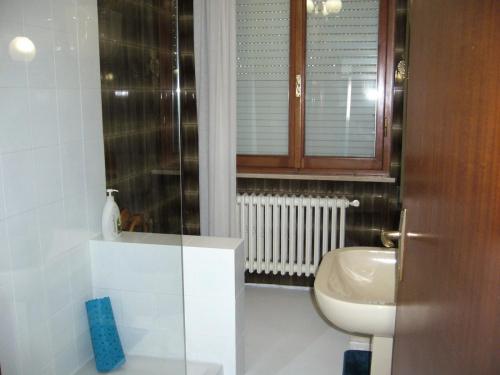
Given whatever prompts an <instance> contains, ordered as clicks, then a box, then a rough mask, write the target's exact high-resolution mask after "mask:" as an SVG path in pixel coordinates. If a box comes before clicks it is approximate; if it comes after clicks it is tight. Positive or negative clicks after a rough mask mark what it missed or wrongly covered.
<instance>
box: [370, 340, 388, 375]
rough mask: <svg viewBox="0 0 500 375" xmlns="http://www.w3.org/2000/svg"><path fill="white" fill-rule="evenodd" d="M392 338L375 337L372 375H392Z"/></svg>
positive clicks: (373, 341)
mask: <svg viewBox="0 0 500 375" xmlns="http://www.w3.org/2000/svg"><path fill="white" fill-rule="evenodd" d="M392 341H393V339H392V337H380V336H373V338H372V345H371V346H372V365H371V370H370V375H391V364H392Z"/></svg>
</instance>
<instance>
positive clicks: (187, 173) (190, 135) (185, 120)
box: [179, 0, 200, 234]
mask: <svg viewBox="0 0 500 375" xmlns="http://www.w3.org/2000/svg"><path fill="white" fill-rule="evenodd" d="M179 67H180V83H181V85H180V86H181V98H180V100H181V101H180V104H181V132H182V197H183V200H182V208H183V210H182V211H183V224H184V233H186V234H200V201H199V174H198V122H197V113H196V79H195V72H194V38H193V2H192V1H191V0H189V1H179Z"/></svg>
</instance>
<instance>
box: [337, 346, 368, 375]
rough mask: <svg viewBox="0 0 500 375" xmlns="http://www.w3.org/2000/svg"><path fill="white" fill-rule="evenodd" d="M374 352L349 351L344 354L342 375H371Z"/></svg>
mask: <svg viewBox="0 0 500 375" xmlns="http://www.w3.org/2000/svg"><path fill="white" fill-rule="evenodd" d="M371 362H372V352H369V351H366V350H347V351H345V352H344V369H343V371H342V375H370V365H371Z"/></svg>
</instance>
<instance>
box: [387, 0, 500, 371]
mask: <svg viewBox="0 0 500 375" xmlns="http://www.w3.org/2000/svg"><path fill="white" fill-rule="evenodd" d="M409 5H410V14H409V20H410V24H409V27H410V50H409V81H408V102H407V121H406V122H407V124H406V133H405V169H404V178H405V179H404V187H403V205H404V207H406V208H407V209H408V220H407V233H408V235H407V250H406V254H405V262H404V274H403V277H404V279H403V281H402V282H401V284H400V285H399V289H398V308H397V317H396V333H395V342H394V356H393V374H398V375H399V374H401V375H413V374H418V375H433V374H436V375H447V374H450V375H457V374H471V375H476V374H481V375H482V374H500V332H499V327H500V322H499V317H500V308H499V300H500V290H499V284H500V279H499V276H500V261H499V258H500V95H499V88H500V1H498V0H439V1H438V0H413V1H411V0H410V4H409Z"/></svg>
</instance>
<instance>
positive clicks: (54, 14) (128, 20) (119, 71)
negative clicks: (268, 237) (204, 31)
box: [0, 0, 186, 375]
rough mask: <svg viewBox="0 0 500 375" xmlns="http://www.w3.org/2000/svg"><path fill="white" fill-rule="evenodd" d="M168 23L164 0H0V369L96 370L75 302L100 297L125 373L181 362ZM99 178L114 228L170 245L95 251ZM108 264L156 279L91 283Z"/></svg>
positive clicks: (172, 48) (178, 186) (175, 87)
mask: <svg viewBox="0 0 500 375" xmlns="http://www.w3.org/2000/svg"><path fill="white" fill-rule="evenodd" d="M178 20H179V17H178V7H177V3H176V1H174V0H123V1H117V0H72V1H66V0H36V1H35V0H32V1H18V0H2V1H0V369H1V371H0V372H1V374H2V375H33V374H44V375H45V374H50V375H70V374H86V375H87V374H97V372H96V369H95V365H94V362H93V349H92V342H91V337H90V332H89V327H88V323H87V316H86V311H85V301H87V300H89V299H92V298H97V297H104V296H108V297H110V299H111V303H112V306H113V310H114V315H115V320H116V323H117V326H118V332H119V334H120V338H121V342H122V345H123V348H124V351H125V355H126V357H127V362H126V364H125V365H124V370H125V371H124V373H125V374H127V373H128V374H149V373H151V374H159V373H164V372H165V373H170V374H179V375H181V374H185V373H186V361H185V344H184V314H183V297H182V296H183V290H182V243H181V236H180V234H181V233H182V231H183V220H182V205H183V204H182V196H183V189H182V180H183V173H182V168H181V165H182V156H181V155H182V154H181V138H182V137H181V126H180V120H181V116H180V107H181V103H180V95H181V91H182V90H181V86H180V83H181V82H182V77H181V75H180V73H179V49H178V48H179V46H178V29H179V27H178ZM106 187H108V188H115V189H118V190H120V192H119V193H118V197H117V201H118V203H119V205H120V206H121V209H122V212H121V216H122V222H123V225H124V228H125V229H126V230H130V231H133V232H156V233H164V234H170V235H171V236H167V237H168V238H170V243H167V244H165V246H162V247H160V248H158V249H159V250H158V251H159V253H156V254H155V255H154V256H151V254H147V253H146V252H145V253H143V254H142V253H140V251H142V248H141V247H140V246H139V245H137V246H134V245H130V246H129V250H128V252H129V253H132V255H133V256H132V258H127V257H126V256H125V255H124V254H120V253H118V252H114V253H113V252H106V253H103V252H102V250H101V247H102V246H104V247H106V246H107V244H106V243H105V242H103V241H101V240H99V239H98V240H93V239H94V238H96V237H97V238H98V236H99V234H100V224H101V213H102V208H103V205H104V199H105V188H106ZM122 241H124V240H123V239H122ZM96 244H97V245H96ZM103 244H104V245H103ZM110 254H114V255H113V256H110ZM131 259H135V260H134V261H131ZM158 259H161V260H163V259H168V264H167V262H165V264H164V266H163V264H162V263H161V262H160V263H158ZM155 261H156V263H155ZM117 269H119V270H120V272H121V277H122V278H123V280H131V279H134V278H136V279H139V278H140V277H141V276H144V277H149V276H150V275H151V274H152V273H153V274H155V273H157V274H161V275H163V274H168V284H169V285H168V288H166V289H165V290H163V289H158V290H159V291H158V290H156V292H155V293H149V292H148V291H147V290H141V289H139V288H138V287H137V285H130V286H129V287H124V289H113V288H110V287H106V285H109V284H106V276H107V275H109V274H114V273H113V272H111V271H116V270H117ZM108 271H109V272H108ZM155 275H156V274H155ZM129 276H130V277H129ZM159 279H161V278H159ZM103 280H104V281H103ZM108 281H109V280H108ZM113 282H116V280H114V281H113ZM103 285H104V287H103ZM174 333H175V334H174Z"/></svg>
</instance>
